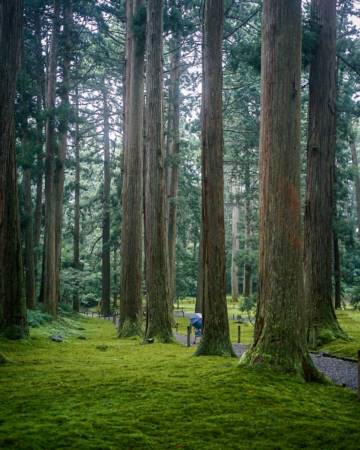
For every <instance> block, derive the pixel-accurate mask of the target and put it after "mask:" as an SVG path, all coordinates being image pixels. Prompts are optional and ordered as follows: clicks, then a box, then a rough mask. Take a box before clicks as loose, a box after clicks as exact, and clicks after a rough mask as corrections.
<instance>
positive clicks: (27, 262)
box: [22, 129, 35, 309]
mask: <svg viewBox="0 0 360 450" xmlns="http://www.w3.org/2000/svg"><path fill="white" fill-rule="evenodd" d="M22 146H23V149H24V153H25V154H27V153H28V152H29V150H30V148H29V141H28V134H27V130H26V129H24V130H23V137H22ZM23 199H24V216H25V220H24V226H23V229H24V272H25V296H26V306H27V308H28V309H34V308H35V264H34V230H33V207H32V199H31V165H30V164H29V163H28V164H25V165H24V170H23Z"/></svg>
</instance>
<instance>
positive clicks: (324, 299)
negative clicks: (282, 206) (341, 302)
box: [304, 0, 344, 345]
mask: <svg viewBox="0 0 360 450" xmlns="http://www.w3.org/2000/svg"><path fill="white" fill-rule="evenodd" d="M311 24H312V29H313V32H314V34H315V36H316V47H315V49H314V54H313V58H312V61H311V64H310V78H309V123H308V143H307V185H306V201H305V216H304V269H305V298H306V302H307V310H308V315H309V331H308V336H309V339H310V340H311V342H312V343H316V345H318V344H321V343H322V342H323V340H326V341H328V340H329V339H335V338H337V337H344V333H343V331H342V330H341V328H340V326H339V324H338V321H337V319H336V315H335V310H334V306H333V301H332V295H331V294H332V270H333V253H332V252H333V248H332V245H333V231H332V216H333V179H334V172H333V171H334V155H335V145H336V1H335V0H329V1H325V0H312V2H311Z"/></svg>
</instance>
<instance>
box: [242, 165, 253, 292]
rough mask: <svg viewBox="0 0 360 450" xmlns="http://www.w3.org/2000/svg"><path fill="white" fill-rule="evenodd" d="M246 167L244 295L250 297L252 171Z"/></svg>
mask: <svg viewBox="0 0 360 450" xmlns="http://www.w3.org/2000/svg"><path fill="white" fill-rule="evenodd" d="M245 164H246V167H245V253H246V261H245V264H244V283H243V295H244V297H250V295H251V293H252V286H251V284H252V279H251V276H252V267H251V263H250V262H249V252H250V239H251V202H250V195H251V194H250V170H249V163H248V162H246V163H245Z"/></svg>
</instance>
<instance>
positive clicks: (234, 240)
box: [231, 189, 240, 302]
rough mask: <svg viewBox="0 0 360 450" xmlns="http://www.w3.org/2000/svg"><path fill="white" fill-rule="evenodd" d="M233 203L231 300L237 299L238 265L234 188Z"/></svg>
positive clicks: (237, 233) (237, 215) (236, 199)
mask: <svg viewBox="0 0 360 450" xmlns="http://www.w3.org/2000/svg"><path fill="white" fill-rule="evenodd" d="M233 193H234V200H233V201H234V203H233V206H232V223H231V241H232V245H231V298H232V301H233V302H237V301H238V300H239V267H238V263H237V258H238V253H239V231H238V227H239V215H240V211H239V203H238V197H237V190H236V189H234V192H233Z"/></svg>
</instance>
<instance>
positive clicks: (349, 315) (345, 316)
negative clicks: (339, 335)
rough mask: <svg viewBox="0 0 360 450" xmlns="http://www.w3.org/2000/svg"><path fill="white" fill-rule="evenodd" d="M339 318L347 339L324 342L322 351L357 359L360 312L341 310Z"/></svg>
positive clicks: (359, 346) (359, 348)
mask: <svg viewBox="0 0 360 450" xmlns="http://www.w3.org/2000/svg"><path fill="white" fill-rule="evenodd" d="M337 316H338V320H339V323H340V325H341V328H342V329H343V330H344V331H345V333H346V335H347V337H346V338H343V339H336V340H333V341H331V342H323V343H322V345H321V347H320V350H322V351H325V352H328V353H332V354H334V355H337V356H344V357H350V358H357V352H358V350H360V311H353V310H341V311H337Z"/></svg>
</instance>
